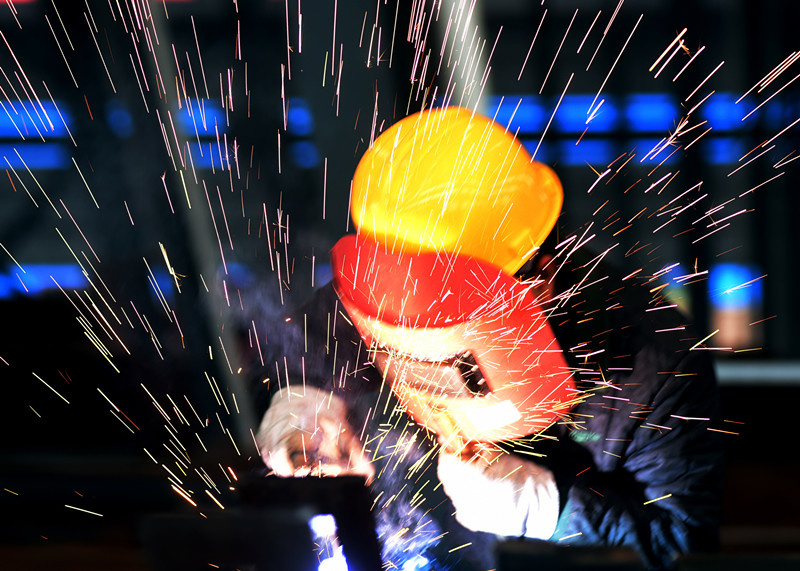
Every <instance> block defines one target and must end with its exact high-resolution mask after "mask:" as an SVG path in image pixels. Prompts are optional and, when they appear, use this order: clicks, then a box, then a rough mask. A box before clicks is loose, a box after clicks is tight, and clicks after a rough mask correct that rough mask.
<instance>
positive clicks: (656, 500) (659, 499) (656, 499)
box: [643, 494, 672, 506]
mask: <svg viewBox="0 0 800 571" xmlns="http://www.w3.org/2000/svg"><path fill="white" fill-rule="evenodd" d="M671 497H672V494H667V495H665V496H661V497H660V498H653V499H652V500H647V501H646V502H644V504H643V505H645V506H646V505H648V504H652V503H653V502H658V501H661V500H666V499H667V498H671Z"/></svg>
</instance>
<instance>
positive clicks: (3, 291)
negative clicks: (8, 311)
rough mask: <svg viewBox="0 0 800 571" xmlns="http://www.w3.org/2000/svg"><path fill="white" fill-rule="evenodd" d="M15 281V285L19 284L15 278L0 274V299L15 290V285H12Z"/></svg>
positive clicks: (6, 297) (10, 294)
mask: <svg viewBox="0 0 800 571" xmlns="http://www.w3.org/2000/svg"><path fill="white" fill-rule="evenodd" d="M15 282H16V285H19V282H18V281H16V280H15V279H12V278H10V277H8V276H5V275H3V274H0V299H8V298H10V297H11V296H12V295H13V294H14V292H15V291H17V289H16V287H14V284H15ZM20 289H22V288H20Z"/></svg>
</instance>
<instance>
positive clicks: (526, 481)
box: [437, 451, 559, 539]
mask: <svg viewBox="0 0 800 571" xmlns="http://www.w3.org/2000/svg"><path fill="white" fill-rule="evenodd" d="M492 456H493V457H492ZM487 458H488V459H487ZM437 474H438V476H439V481H441V483H442V486H443V487H444V491H445V493H446V494H447V495H448V496H449V497H450V500H451V501H452V502H453V505H454V506H455V508H456V513H455V516H456V520H457V521H458V522H459V523H460V524H461V525H463V526H464V527H466V528H468V529H471V530H472V531H483V532H487V533H494V534H497V535H505V536H523V535H524V536H525V537H529V538H532V539H549V538H550V536H552V535H553V533H554V531H555V529H556V523H557V522H558V512H559V504H558V488H557V487H556V482H555V478H554V477H553V473H552V472H551V471H550V470H548V469H546V468H543V467H541V466H539V465H537V464H535V463H534V462H531V461H528V460H524V459H522V458H519V457H517V456H515V455H512V454H507V453H500V454H494V455H488V456H487V455H486V454H483V455H475V456H472V457H471V458H465V456H457V455H454V454H450V453H448V452H445V451H440V452H439V463H438V467H437Z"/></svg>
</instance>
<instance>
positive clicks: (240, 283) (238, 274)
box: [225, 263, 255, 287]
mask: <svg viewBox="0 0 800 571" xmlns="http://www.w3.org/2000/svg"><path fill="white" fill-rule="evenodd" d="M226 267H227V268H228V275H227V276H225V279H227V280H228V281H229V282H230V284H231V285H232V286H233V287H249V286H251V285H253V283H254V282H255V276H254V275H253V272H252V271H251V270H250V268H248V267H247V266H246V265H244V264H236V263H233V264H227V266H226Z"/></svg>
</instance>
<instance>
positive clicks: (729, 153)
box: [703, 137, 747, 165]
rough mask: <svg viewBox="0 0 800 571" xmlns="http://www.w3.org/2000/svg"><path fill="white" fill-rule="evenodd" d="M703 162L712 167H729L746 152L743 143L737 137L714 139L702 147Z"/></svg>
mask: <svg viewBox="0 0 800 571" xmlns="http://www.w3.org/2000/svg"><path fill="white" fill-rule="evenodd" d="M703 152H704V154H705V160H706V162H707V163H710V164H712V165H729V164H733V163H735V162H737V161H738V160H739V159H740V158H741V157H742V156H744V154H745V153H746V152H747V150H746V149H745V146H744V141H743V140H742V139H740V138H737V137H715V138H713V139H708V140H707V141H705V144H704V145H703Z"/></svg>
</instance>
